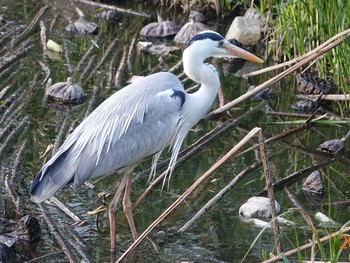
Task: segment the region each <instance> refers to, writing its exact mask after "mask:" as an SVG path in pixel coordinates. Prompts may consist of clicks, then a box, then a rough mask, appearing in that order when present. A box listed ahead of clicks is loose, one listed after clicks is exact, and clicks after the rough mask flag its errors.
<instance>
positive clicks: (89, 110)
mask: <svg viewBox="0 0 350 263" xmlns="http://www.w3.org/2000/svg"><path fill="white" fill-rule="evenodd" d="M93 88H94V89H93V93H92V98H91V100H90V102H89V105H88V107H87V109H86V112H85V115H84V119H85V118H86V117H87V116H89V115H90V113H91V112H92V111H93V110H94V109H93V108H94V107H95V103H96V100H97V96H98V94H97V93H98V86H94V87H93Z"/></svg>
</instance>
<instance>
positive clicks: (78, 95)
mask: <svg viewBox="0 0 350 263" xmlns="http://www.w3.org/2000/svg"><path fill="white" fill-rule="evenodd" d="M85 96H86V94H85V92H84V90H83V89H82V88H81V87H80V85H79V84H78V83H76V82H73V79H72V78H71V77H68V78H67V81H66V82H58V83H55V84H53V85H51V86H50V87H48V88H47V89H46V97H47V98H48V99H53V100H58V101H62V102H63V103H72V104H76V103H81V102H82V101H83V100H84V98H85Z"/></svg>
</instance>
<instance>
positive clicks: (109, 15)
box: [94, 10, 120, 22]
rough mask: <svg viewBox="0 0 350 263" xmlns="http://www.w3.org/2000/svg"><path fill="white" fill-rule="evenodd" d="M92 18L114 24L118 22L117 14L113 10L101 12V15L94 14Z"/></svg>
mask: <svg viewBox="0 0 350 263" xmlns="http://www.w3.org/2000/svg"><path fill="white" fill-rule="evenodd" d="M94 17H96V18H99V19H104V20H107V21H110V22H115V21H118V20H120V16H119V15H118V12H116V11H114V10H105V11H102V12H101V13H98V14H96V15H95V16H94Z"/></svg>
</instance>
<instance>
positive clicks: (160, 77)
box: [139, 72, 183, 90]
mask: <svg viewBox="0 0 350 263" xmlns="http://www.w3.org/2000/svg"><path fill="white" fill-rule="evenodd" d="M139 81H141V83H143V86H144V87H146V86H150V87H153V88H157V87H159V88H160V90H165V89H169V88H176V89H177V88H180V89H182V88H183V86H182V84H181V82H180V80H179V79H178V77H177V76H175V75H174V74H172V73H170V72H158V73H154V74H151V75H148V76H147V77H144V78H141V79H140V80H139Z"/></svg>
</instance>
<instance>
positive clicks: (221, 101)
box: [218, 86, 225, 107]
mask: <svg viewBox="0 0 350 263" xmlns="http://www.w3.org/2000/svg"><path fill="white" fill-rule="evenodd" d="M218 98H219V106H220V107H223V106H224V105H225V95H224V91H223V90H222V87H221V86H220V88H219V90H218Z"/></svg>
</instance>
